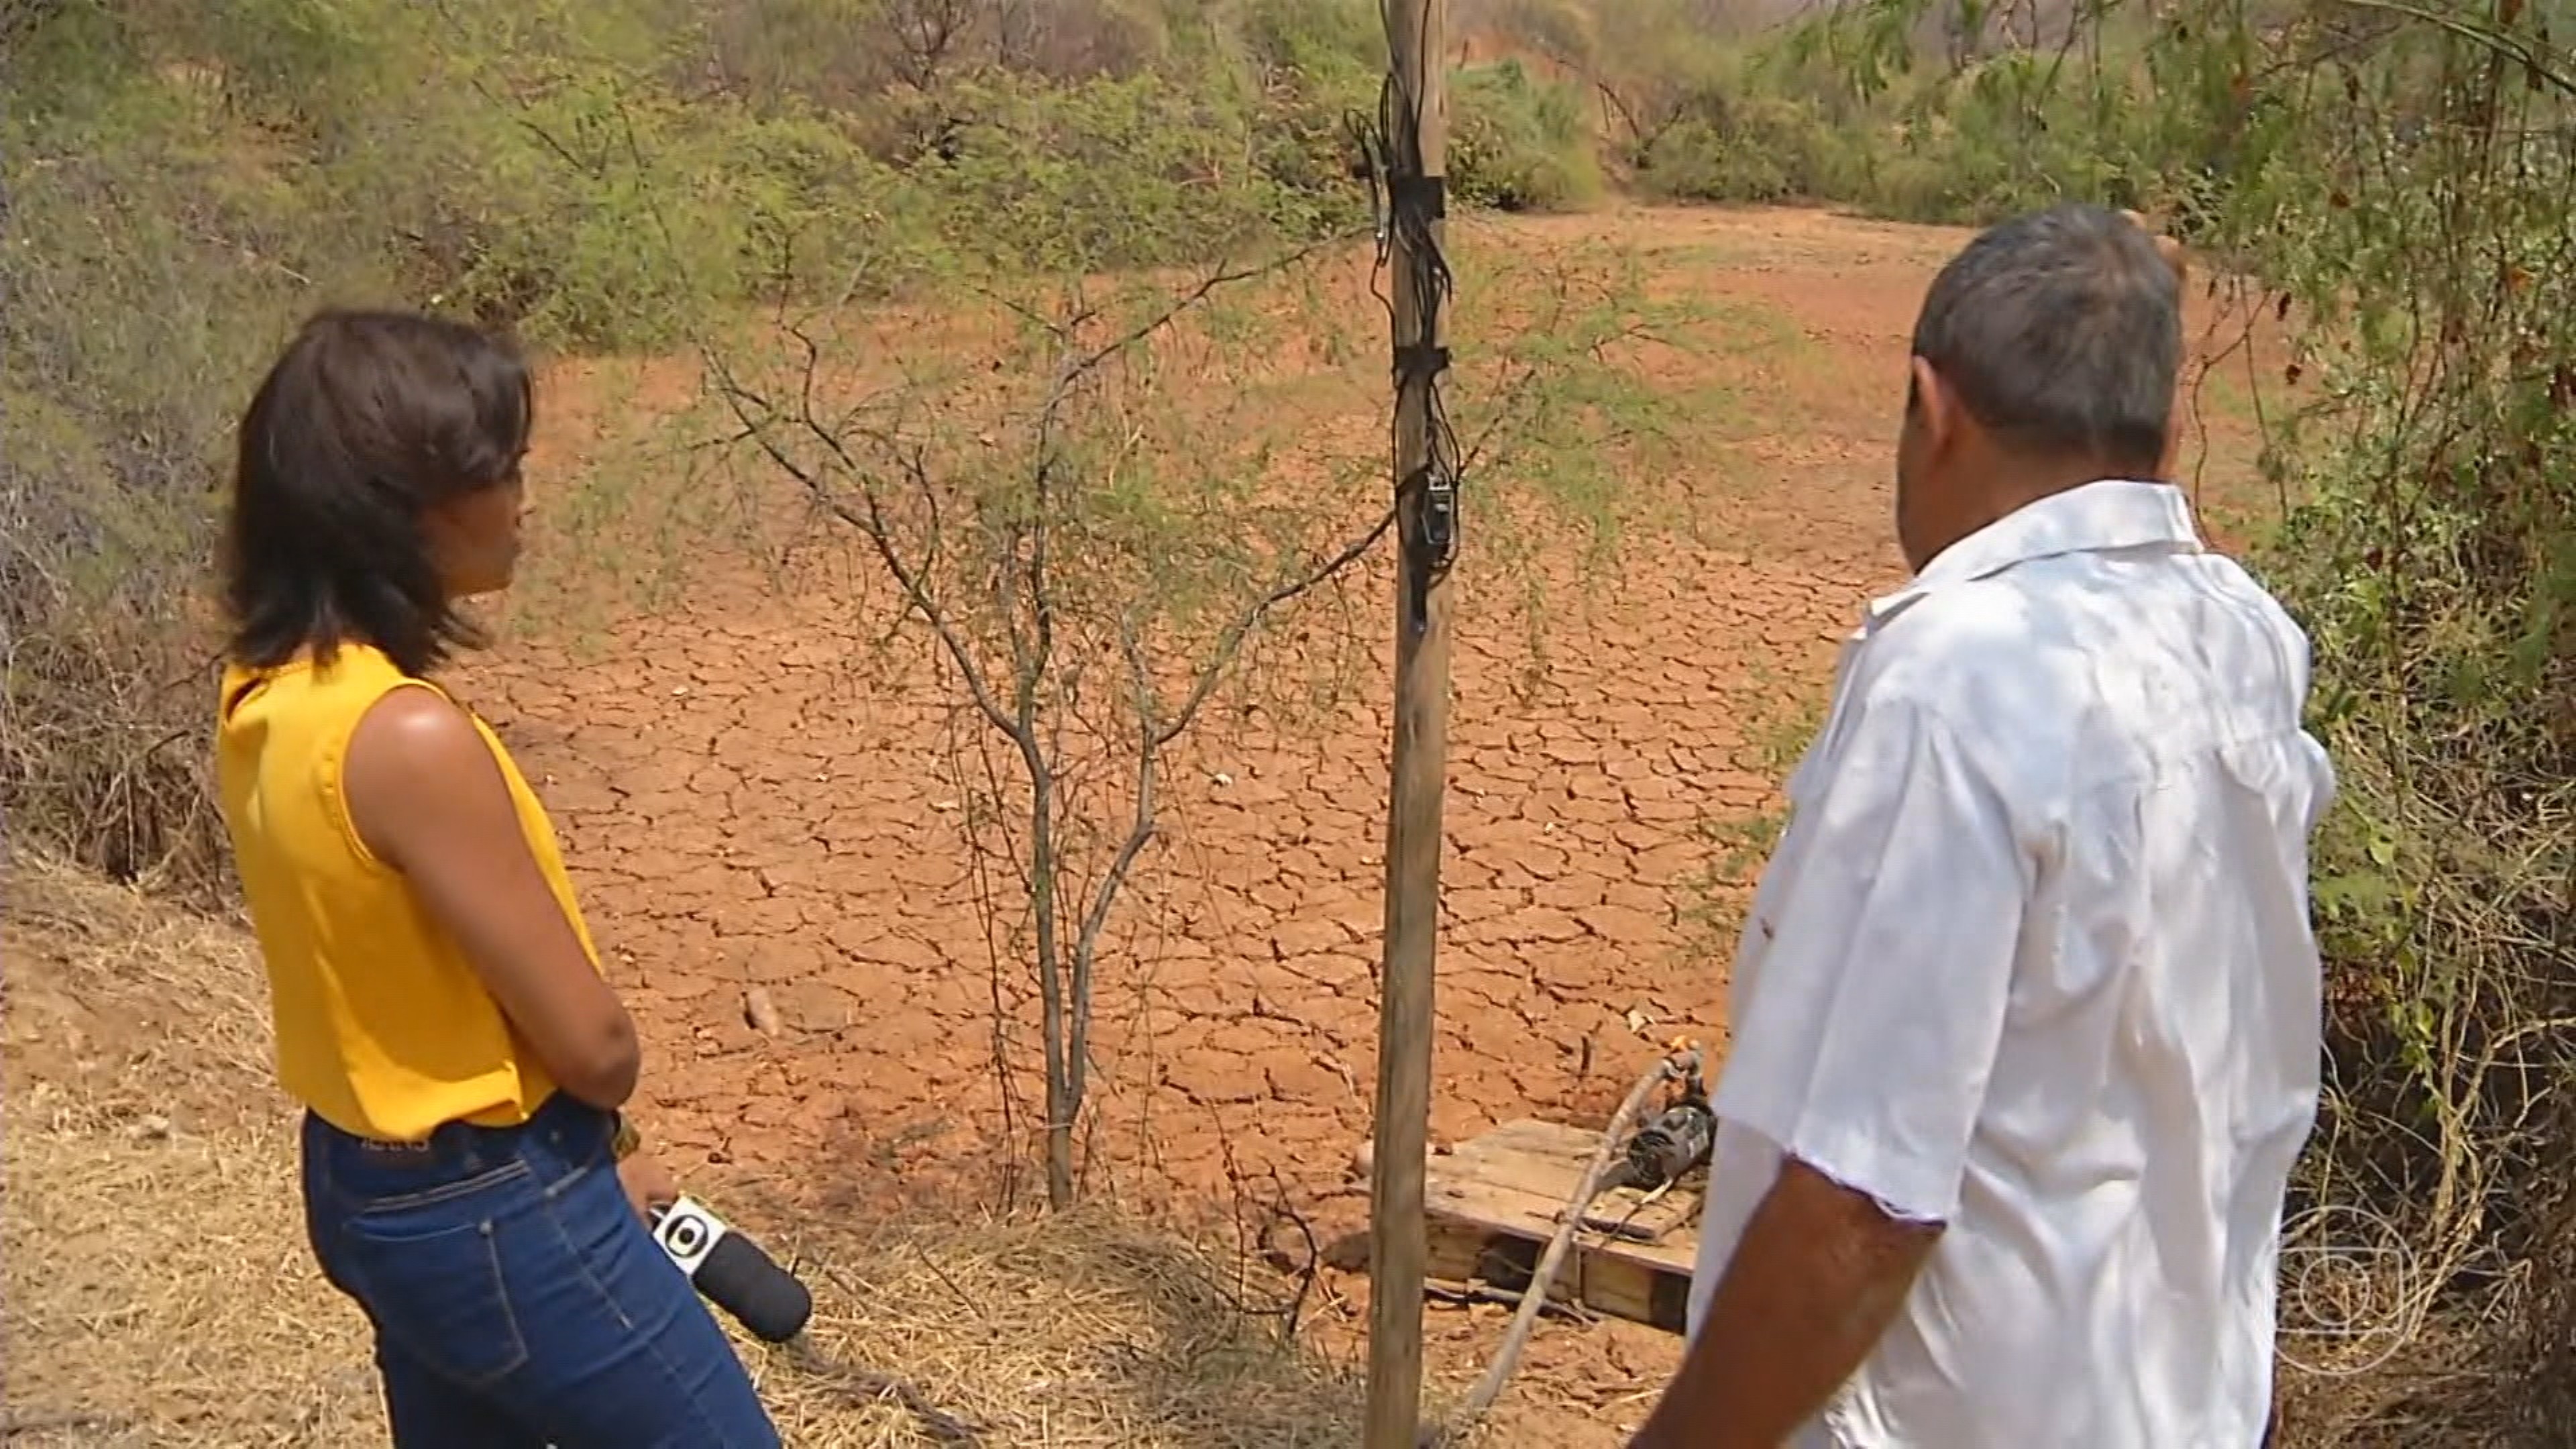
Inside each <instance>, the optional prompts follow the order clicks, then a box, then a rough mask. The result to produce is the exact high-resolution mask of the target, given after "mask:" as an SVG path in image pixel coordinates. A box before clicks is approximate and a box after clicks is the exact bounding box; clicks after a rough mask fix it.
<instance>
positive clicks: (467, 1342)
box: [338, 1174, 533, 1389]
mask: <svg viewBox="0 0 2576 1449" xmlns="http://www.w3.org/2000/svg"><path fill="white" fill-rule="evenodd" d="M521 1175H522V1176H524V1174H521ZM514 1196H515V1195H514ZM531 1196H533V1194H531ZM513 1205H517V1204H513ZM502 1206H503V1204H502V1203H498V1202H490V1201H479V1200H476V1199H474V1198H472V1197H468V1198H464V1199H453V1198H449V1199H446V1200H444V1201H443V1202H440V1203H437V1204H431V1205H427V1206H414V1207H410V1208H402V1209H395V1210H391V1211H386V1210H383V1209H377V1210H371V1211H366V1212H361V1213H359V1214H357V1215H355V1216H353V1217H350V1218H348V1219H346V1220H344V1221H343V1222H342V1223H341V1225H340V1233H339V1238H340V1241H339V1244H338V1248H339V1253H338V1266H339V1268H340V1271H341V1275H342V1276H343V1277H345V1278H346V1279H347V1280H348V1285H349V1287H350V1289H351V1290H352V1292H353V1295H354V1296H355V1297H356V1298H357V1299H358V1301H359V1303H360V1304H361V1305H363V1306H364V1307H365V1308H366V1310H367V1316H368V1318H370V1319H371V1320H373V1321H374V1323H375V1325H376V1331H377V1332H378V1333H380V1334H382V1335H384V1337H385V1338H386V1340H387V1341H388V1342H389V1344H390V1345H391V1346H392V1347H394V1348H397V1349H399V1350H400V1351H401V1352H403V1353H404V1354H406V1355H408V1356H410V1357H411V1358H413V1359H416V1360H418V1361H419V1362H420V1363H421V1364H422V1365H424V1366H425V1367H427V1368H428V1369H429V1370H430V1371H431V1372H433V1373H435V1374H437V1375H438V1376H439V1377H441V1378H444V1379H447V1380H448V1381H450V1382H452V1383H455V1384H457V1385H459V1386H460V1387H463V1388H469V1389H480V1388H488V1387H490V1386H492V1385H493V1384H496V1383H498V1382H500V1381H501V1380H502V1379H505V1378H507V1377H509V1376H510V1375H511V1374H513V1373H516V1372H518V1371H519V1369H521V1368H522V1367H524V1366H525V1365H526V1364H527V1362H528V1341H527V1338H526V1336H525V1335H524V1334H523V1333H521V1331H520V1328H519V1315H518V1310H517V1308H516V1307H515V1306H514V1305H513V1304H512V1302H511V1295H510V1284H509V1281H508V1278H507V1275H506V1274H505V1273H504V1271H503V1266H502V1258H503V1255H502V1251H501V1238H502V1235H503V1234H504V1233H505V1232H507V1231H508V1230H509V1226H510V1225H509V1224H508V1223H507V1222H506V1221H504V1220H503V1219H502V1218H501V1217H499V1216H497V1215H495V1214H494V1210H495V1209H497V1208H500V1207H502ZM442 1207H443V1208H444V1209H445V1211H440V1210H439V1209H440V1208H442Z"/></svg>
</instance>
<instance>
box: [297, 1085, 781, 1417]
mask: <svg viewBox="0 0 2576 1449" xmlns="http://www.w3.org/2000/svg"><path fill="white" fill-rule="evenodd" d="M614 1130H615V1124H614V1122H613V1120H612V1119H611V1118H610V1116H609V1115H608V1114H607V1113H605V1112H601V1111H599V1110H598V1109H597V1108H594V1107H591V1106H588V1105H586V1104H584V1103H582V1102H580V1101H579V1100H577V1099H575V1098H573V1097H571V1096H570V1095H567V1094H565V1093H561V1092H558V1093H556V1094H555V1095H554V1096H553V1097H552V1098H550V1099H548V1100H547V1102H546V1104H545V1105H544V1106H543V1107H541V1108H539V1109H538V1110H537V1113H536V1115H535V1116H534V1117H533V1118H531V1119H530V1120H529V1121H528V1122H527V1124H526V1125H524V1126H520V1127H510V1128H490V1127H474V1126H470V1125H468V1124H466V1123H462V1122H451V1123H449V1124H447V1125H446V1126H444V1127H441V1128H440V1129H438V1131H437V1132H436V1133H435V1134H434V1135H433V1136H432V1137H431V1138H430V1140H429V1141H428V1142H427V1143H425V1144H421V1145H418V1146H410V1145H404V1144H398V1143H382V1142H372V1141H368V1140H366V1139H363V1138H359V1137H353V1136H351V1135H349V1134H348V1133H346V1132H342V1131H340V1130H339V1129H338V1128H336V1127H333V1126H331V1125H329V1124H328V1123H325V1122H323V1121H322V1120H321V1119H320V1118H318V1117H314V1116H311V1115H309V1114H308V1115H307V1116H306V1117H305V1119H304V1204H305V1221H306V1227H307V1230H308V1231H309V1232H310V1233H311V1234H312V1238H313V1250H314V1252H315V1254H316V1255H317V1256H319V1257H320V1258H321V1260H322V1272H323V1276H325V1277H326V1278H328V1279H330V1281H331V1284H332V1286H333V1287H336V1288H338V1289H339V1290H340V1291H341V1292H343V1293H346V1294H347V1295H349V1296H350V1297H351V1298H353V1299H356V1300H357V1303H358V1306H359V1307H361V1308H363V1309H365V1310H366V1313H367V1318H368V1319H369V1321H370V1322H372V1323H373V1324H374V1325H375V1330H376V1363H377V1366H378V1367H379V1368H380V1369H381V1370H382V1372H383V1374H384V1385H385V1405H386V1409H387V1411H388V1413H389V1414H390V1415H391V1417H392V1420H393V1435H394V1443H395V1445H396V1446H398V1449H544V1446H547V1445H552V1446H555V1449H653V1446H667V1449H684V1446H685V1449H776V1446H777V1444H778V1431H777V1430H776V1429H775V1428H773V1427H771V1425H770V1422H769V1415H768V1414H767V1412H766V1411H764V1410H763V1409H762V1408H761V1406H760V1398H759V1395H758V1394H757V1393H755V1392H754V1391H753V1389H752V1386H751V1378H750V1375H748V1374H747V1373H745V1372H744V1371H743V1366H742V1361H741V1360H740V1359H738V1358H736V1357H735V1356H734V1351H733V1346H732V1344H730V1343H729V1342H727V1341H726V1339H725V1336H724V1332H723V1330H721V1329H719V1328H717V1327H716V1322H715V1319H714V1318H713V1317H712V1316H711V1315H710V1314H709V1313H708V1311H707V1308H706V1305H705V1304H704V1303H703V1302H701V1301H700V1300H699V1298H698V1295H697V1292H696V1291H695V1290H694V1289H693V1288H691V1287H690V1285H689V1280H688V1279H687V1278H686V1277H684V1276H683V1275H682V1274H681V1272H680V1270H679V1269H678V1268H676V1267H674V1266H672V1264H671V1260H670V1259H669V1258H668V1257H666V1256H664V1255H663V1252H662V1250H661V1248H660V1247H659V1246H657V1245H656V1244H655V1243H654V1242H653V1239H652V1237H651V1236H650V1235H649V1234H648V1233H647V1232H646V1230H645V1227H644V1224H643V1223H642V1221H641V1220H639V1219H638V1218H637V1217H636V1216H635V1210H634V1209H633V1208H632V1207H631V1206H629V1205H628V1203H627V1200H626V1194H625V1191H624V1189H623V1188H621V1187H620V1186H619V1185H618V1181H617V1170H616V1164H615V1162H614V1160H613V1159H612V1158H611V1157H610V1155H609V1142H610V1138H611V1136H612V1134H613V1132H614Z"/></svg>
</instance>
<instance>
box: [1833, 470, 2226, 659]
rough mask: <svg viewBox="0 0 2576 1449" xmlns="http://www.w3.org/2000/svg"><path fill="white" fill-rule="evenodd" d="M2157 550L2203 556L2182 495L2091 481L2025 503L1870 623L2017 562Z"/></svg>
mask: <svg viewBox="0 0 2576 1449" xmlns="http://www.w3.org/2000/svg"><path fill="white" fill-rule="evenodd" d="M2155 544H2165V545H2169V546H2171V547H2174V548H2177V549H2181V550H2184V551H2186V552H2191V553H2197V552H2199V551H2200V548H2201V542H2200V533H2199V531H2198V530H2197V529H2196V528H2194V527H2193V526H2192V521H2191V505H2190V504H2189V503H2188V502H2186V501H2185V500H2184V498H2183V494H2182V490H2181V489H2179V488H2177V487H2175V486H2173V485H2172V484H2170V483H2147V482H2137V481H2133V480H2129V479H2121V478H2106V479H2104V480H2102V481H2100V482H2097V483H2087V484H2084V485H2082V486H2081V487H2076V488H2069V489H2067V490H2066V491H2065V492H2063V493H2052V494H2050V495H2049V496H2048V497H2046V498H2042V499H2039V500H2037V501H2036V502H2032V503H2026V504H2023V505H2022V506H2021V507H2019V508H2017V509H2014V510H2013V511H2012V512H2010V513H2007V514H2005V515H2004V516H2003V517H2001V518H1999V519H1996V520H1995V521H1994V522H1992V523H1989V524H1987V525H1986V526H1985V527H1983V528H1981V529H1978V530H1977V531H1976V532H1974V533H1972V534H1969V535H1968V536H1967V537H1966V538H1963V539H1960V540H1959V541H1958V542H1957V543H1954V544H1952V545H1950V546H1949V547H1948V548H1945V549H1943V550H1941V552H1940V553H1939V554H1938V555H1937V556H1935V557H1934V558H1933V560H1932V561H1931V562H1930V563H1928V564H1925V565H1924V566H1923V569H1922V571H1921V572H1920V573H1917V574H1916V575H1915V576H1914V577H1913V579H1912V580H1910V581H1909V582H1907V584H1906V585H1905V586H1904V587H1903V588H1901V589H1898V590H1897V591H1896V592H1894V593H1892V594H1887V595H1884V596H1882V597H1880V598H1877V599H1874V600H1872V601H1871V602H1870V606H1869V620H1868V622H1869V623H1870V624H1872V625H1875V624H1878V623H1881V622H1883V621H1884V620H1886V619H1887V618H1889V617H1890V616H1892V615H1894V614H1895V613H1897V612H1898V611H1899V610H1902V609H1903V608H1905V607H1906V606H1907V605H1908V604H1911V603H1913V602H1914V601H1915V600H1917V599H1919V598H1921V597H1923V596H1924V595H1925V594H1928V593H1931V592H1932V591H1934V590H1936V589H1939V588H1942V587H1945V586H1947V585H1951V584H1964V583H1967V582H1970V581H1971V580H1975V579H1982V578H1991V577H1992V576H1994V575H1996V574H1999V573H2002V572H2003V571H2004V570H2006V569H2008V568H2011V567H2012V566H2014V565H2015V564H2024V563H2029V562H2031V561H2033V560H2035V559H2043V558H2054V557H2057V556H2058V555H2060V554H2070V553H2105V552H2108V551H2110V550H2112V549H2122V548H2144V547H2148V546H2152V545H2155Z"/></svg>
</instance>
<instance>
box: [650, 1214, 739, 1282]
mask: <svg viewBox="0 0 2576 1449" xmlns="http://www.w3.org/2000/svg"><path fill="white" fill-rule="evenodd" d="M725 1232H726V1229H725V1225H724V1223H723V1221H722V1220H721V1219H719V1218H718V1217H717V1216H716V1215H715V1214H714V1213H711V1212H708V1211H707V1210H706V1209H705V1208H703V1207H700V1206H699V1205H698V1204H696V1203H694V1202H692V1201H690V1200H689V1199H687V1198H685V1197H684V1198H681V1199H680V1200H679V1201H678V1202H675V1203H673V1204H671V1206H670V1207H669V1208H667V1209H665V1210H664V1211H663V1213H662V1217H661V1220H660V1221H659V1222H656V1223H655V1224H654V1225H653V1238H654V1241H656V1242H658V1243H660V1244H661V1245H662V1251H663V1252H664V1253H666V1254H668V1255H669V1256H670V1259H671V1261H672V1262H674V1263H676V1264H678V1265H679V1267H680V1271H681V1272H683V1273H687V1274H689V1275H691V1276H692V1277H694V1276H696V1274H697V1271H698V1265H699V1264H701V1263H704V1262H705V1261H706V1260H707V1254H709V1253H711V1252H713V1251H715V1246H716V1244H717V1243H718V1242H719V1241H721V1240H722V1239H723V1237H724V1235H725Z"/></svg>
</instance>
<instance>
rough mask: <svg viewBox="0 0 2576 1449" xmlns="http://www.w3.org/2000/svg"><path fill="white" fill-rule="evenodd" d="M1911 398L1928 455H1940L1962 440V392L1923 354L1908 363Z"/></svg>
mask: <svg viewBox="0 0 2576 1449" xmlns="http://www.w3.org/2000/svg"><path fill="white" fill-rule="evenodd" d="M1906 398H1907V401H1908V402H1909V403H1910V404H1911V405H1912V407H1913V411H1914V426H1915V428H1916V429H1917V430H1918V432H1919V436H1920V437H1921V439H1922V446H1923V450H1924V452H1925V454H1926V455H1928V456H1932V457H1938V456H1940V455H1941V454H1943V453H1945V452H1947V451H1949V450H1950V448H1951V447H1952V446H1954V445H1955V444H1956V443H1957V442H1958V435H1959V423H1960V413H1959V395H1958V394H1957V393H1954V392H1952V391H1951V390H1950V384H1949V383H1948V382H1947V381H1945V380H1944V379H1943V378H1942V376H1941V374H1940V372H1939V371H1938V370H1937V369H1935V368H1934V367H1933V366H1932V364H1931V363H1929V362H1926V361H1924V360H1923V359H1922V358H1920V357H1916V358H1913V359H1911V360H1910V361H1909V363H1908V386H1907V388H1906Z"/></svg>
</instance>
